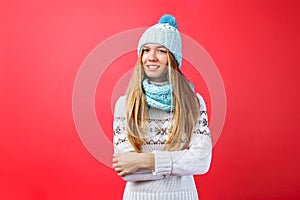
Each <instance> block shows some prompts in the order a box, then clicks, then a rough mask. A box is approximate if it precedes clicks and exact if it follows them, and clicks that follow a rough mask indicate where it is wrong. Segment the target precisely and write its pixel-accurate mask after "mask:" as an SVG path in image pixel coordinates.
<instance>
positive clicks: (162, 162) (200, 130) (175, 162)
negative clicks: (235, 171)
mask: <svg viewBox="0 0 300 200" xmlns="http://www.w3.org/2000/svg"><path fill="white" fill-rule="evenodd" d="M197 97H198V99H199V101H200V113H199V117H198V120H197V124H196V126H195V130H194V133H193V135H192V138H191V142H190V145H189V148H188V149H184V150H179V151H154V152H153V153H154V156H155V171H154V174H155V175H165V176H169V175H178V176H181V175H194V174H204V173H206V172H207V171H208V169H209V167H210V162H211V157H212V141H211V137H210V130H209V127H208V117H207V112H206V106H205V102H204V100H203V98H202V97H201V96H200V95H199V94H197Z"/></svg>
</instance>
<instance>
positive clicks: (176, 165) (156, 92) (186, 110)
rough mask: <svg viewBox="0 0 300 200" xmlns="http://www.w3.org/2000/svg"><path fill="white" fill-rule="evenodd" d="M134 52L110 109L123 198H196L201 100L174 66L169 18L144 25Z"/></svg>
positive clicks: (205, 165)
mask: <svg viewBox="0 0 300 200" xmlns="http://www.w3.org/2000/svg"><path fill="white" fill-rule="evenodd" d="M137 50H138V55H139V57H138V61H137V64H136V67H135V70H134V74H133V76H132V78H131V81H130V84H129V88H128V91H127V95H126V96H122V97H120V98H119V99H118V101H117V103H116V106H115V112H114V123H113V129H114V139H113V140H114V151H115V154H114V158H113V168H114V169H115V171H116V172H117V173H118V175H119V176H121V177H122V178H123V179H124V180H125V181H127V183H126V187H125V191H124V195H123V200H133V199H137V200H148V199H151V200H154V199H157V200H196V199H198V194H197V190H196V187H195V183H194V178H193V175H195V174H204V173H206V172H207V171H208V169H209V166H210V162H211V150H212V143H211V137H210V131H209V128H208V123H207V122H208V121H207V113H206V107H205V103H204V101H203V99H202V97H201V96H200V95H199V94H195V93H194V91H193V86H192V84H191V83H190V82H189V81H188V80H187V79H186V78H185V76H184V75H183V74H182V73H181V71H180V70H179V67H180V66H181V63H182V50H181V36H180V33H179V32H178V30H177V23H176V21H175V18H174V17H173V16H171V15H164V16H163V17H162V18H161V19H160V21H159V23H158V24H156V25H154V26H152V27H150V28H148V29H147V30H146V31H145V32H144V33H143V35H142V36H141V38H140V41H139V44H138V49H137Z"/></svg>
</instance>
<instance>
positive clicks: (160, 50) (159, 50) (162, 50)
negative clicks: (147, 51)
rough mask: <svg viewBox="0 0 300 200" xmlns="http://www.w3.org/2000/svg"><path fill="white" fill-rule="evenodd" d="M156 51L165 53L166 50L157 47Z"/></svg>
mask: <svg viewBox="0 0 300 200" xmlns="http://www.w3.org/2000/svg"><path fill="white" fill-rule="evenodd" d="M158 52H159V53H167V50H165V49H158Z"/></svg>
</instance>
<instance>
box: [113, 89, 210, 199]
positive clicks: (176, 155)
mask: <svg viewBox="0 0 300 200" xmlns="http://www.w3.org/2000/svg"><path fill="white" fill-rule="evenodd" d="M197 97H198V99H199V101H200V113H199V117H198V120H197V123H196V126H195V130H194V133H193V134H192V138H191V141H190V144H189V148H188V149H181V150H177V151H165V150H163V148H164V143H165V142H166V140H167V138H168V133H169V130H168V128H169V124H170V122H171V119H172V116H171V114H170V113H168V112H166V111H163V110H160V109H156V108H152V107H151V108H150V109H149V111H148V116H147V130H146V142H145V144H144V145H143V146H142V151H143V152H152V153H153V154H154V159H155V170H153V171H151V170H146V169H140V170H138V171H137V172H135V173H132V174H128V175H125V176H123V179H124V180H125V181H127V183H126V187H125V190H124V195H123V200H150V199H151V200H197V199H198V194H197V190H196V186H195V182H194V178H193V175H195V174H204V173H206V172H207V171H208V169H209V166H210V162H211V154H212V142H211V137H210V131H209V128H208V120H207V112H206V106H205V103H204V100H203V98H202V97H201V96H200V95H199V94H197ZM125 116H126V97H125V96H121V97H120V98H119V99H118V101H117V102H116V106H115V112H114V122H113V130H114V138H113V142H114V151H115V153H120V152H127V151H134V149H133V147H132V145H131V144H130V142H129V141H128V139H127V135H126V120H125Z"/></svg>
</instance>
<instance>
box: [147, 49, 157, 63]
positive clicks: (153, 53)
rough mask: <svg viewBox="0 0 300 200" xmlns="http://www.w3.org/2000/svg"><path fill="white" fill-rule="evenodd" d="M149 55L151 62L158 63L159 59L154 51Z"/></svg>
mask: <svg viewBox="0 0 300 200" xmlns="http://www.w3.org/2000/svg"><path fill="white" fill-rule="evenodd" d="M148 55H149V57H148V60H149V61H157V57H156V52H155V51H153V50H152V51H150V52H149V54H148Z"/></svg>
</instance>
